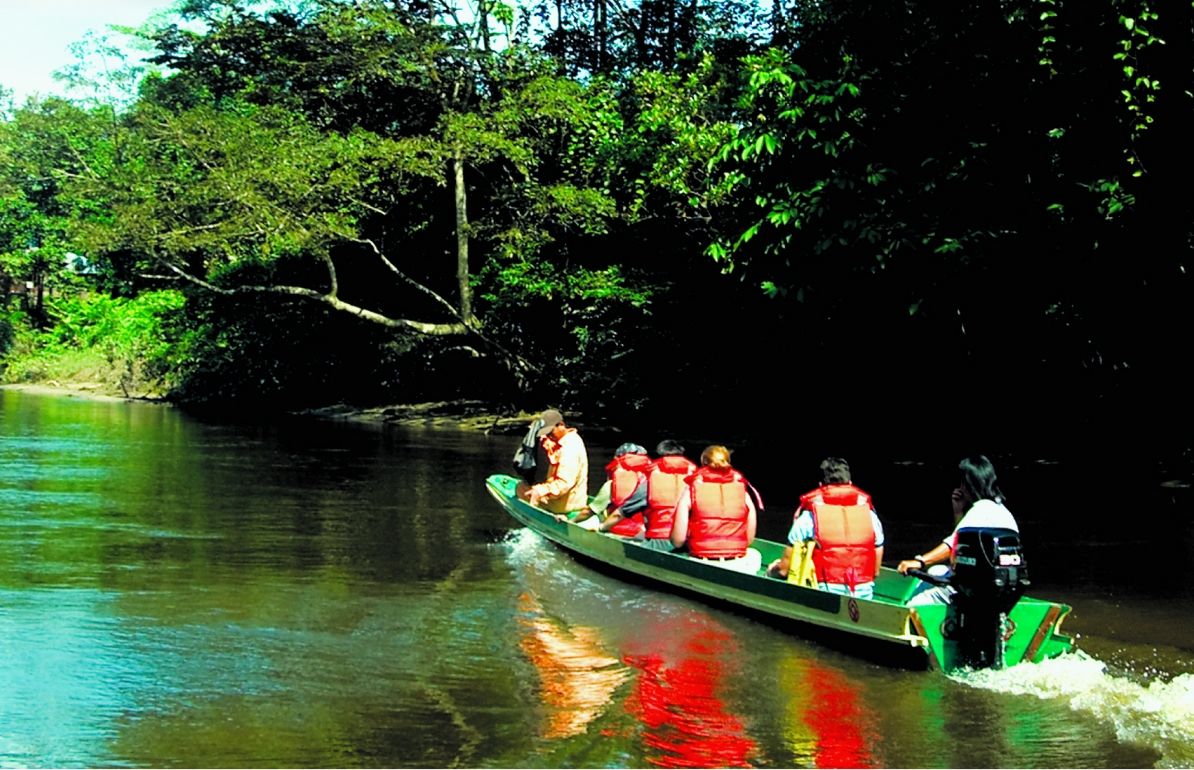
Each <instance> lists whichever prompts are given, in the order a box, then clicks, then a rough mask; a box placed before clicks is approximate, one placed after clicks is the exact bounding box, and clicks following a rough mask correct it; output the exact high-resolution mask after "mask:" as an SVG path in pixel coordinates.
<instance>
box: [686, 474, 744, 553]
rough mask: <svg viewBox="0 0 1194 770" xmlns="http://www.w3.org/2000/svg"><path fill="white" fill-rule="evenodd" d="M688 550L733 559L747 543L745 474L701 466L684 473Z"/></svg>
mask: <svg viewBox="0 0 1194 770" xmlns="http://www.w3.org/2000/svg"><path fill="white" fill-rule="evenodd" d="M687 481H688V489H689V494H690V495H691V507H690V509H689V513H688V539H687V543H688V550H689V552H690V553H691V554H692V555H693V556H700V557H702V558H727V559H736V558H738V557H739V556H743V555H745V554H746V547H747V546H748V545H750V543H749V540H748V537H747V532H746V520H747V517H748V515H749V514H750V509H749V508H747V505H746V487H747V483H746V478H745V477H743V475H742V474H741V473H739V472H738V471H736V470H733V469H732V468H731V469H728V470H716V469H713V468H708V467H702V468H700V469H698V470H697V471H696V472H695V473H693V474H692V475H691V476H689V477H688V479H687Z"/></svg>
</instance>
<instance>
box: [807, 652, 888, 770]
mask: <svg viewBox="0 0 1194 770" xmlns="http://www.w3.org/2000/svg"><path fill="white" fill-rule="evenodd" d="M802 683H803V685H804V687H805V690H806V692H807V694H808V699H807V701H806V705H805V709H804V723H805V724H806V725H808V726H809V727H810V728H812V730H813V732H814V733H815V734H816V754H815V756H814V762H816V765H817V767H874V758H873V757H872V756H871V751H870V745H869V744H870V741H868V740H867V736H866V735H864V728H865V727H866V726H867V725H869V724H873V717H874V715H873V714H872V713H871V711H870V710H869V709H867V708H866V707H865V706H864V705H863V703H862V700H861V698H859V695H858V692H857V689H856V688H855V687H853V686H852V685H851V684H850V682H849V680H847V679H846V678H845V677H844V676H842V675H841V674H840V673H838V672H836V671H834V670H832V669H829V668H826V667H825V666H822V665H820V664H818V663H814V662H812V661H806V662H805V665H804V676H803V682H802ZM867 732H869V731H867Z"/></svg>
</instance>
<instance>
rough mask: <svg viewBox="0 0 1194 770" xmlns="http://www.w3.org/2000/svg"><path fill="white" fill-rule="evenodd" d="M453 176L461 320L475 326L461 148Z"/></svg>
mask: <svg viewBox="0 0 1194 770" xmlns="http://www.w3.org/2000/svg"><path fill="white" fill-rule="evenodd" d="M452 174H453V176H454V177H455V180H456V281H457V283H458V284H459V288H460V320H461V321H463V322H464V324H465V325H466V326H474V323H473V296H472V289H470V288H469V274H468V200H467V198H466V197H465V189H464V159H463V158H462V157H461V154H460V149H459V148H457V149H456V154H455V157H453V158H452Z"/></svg>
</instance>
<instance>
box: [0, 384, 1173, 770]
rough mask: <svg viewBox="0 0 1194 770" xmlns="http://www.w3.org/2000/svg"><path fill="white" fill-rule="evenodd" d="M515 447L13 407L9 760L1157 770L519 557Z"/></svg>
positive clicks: (925, 688)
mask: <svg viewBox="0 0 1194 770" xmlns="http://www.w3.org/2000/svg"><path fill="white" fill-rule="evenodd" d="M515 441H517V439H510V438H503V437H492V438H491V437H486V436H480V435H474V434H464V433H456V432H452V431H433V430H417V429H403V430H397V429H384V430H383V429H371V428H362V427H359V426H346V425H335V424H327V423H319V422H313V421H304V420H297V419H296V420H293V421H288V422H284V423H282V424H280V425H274V426H253V425H247V426H246V425H240V426H234V425H212V424H205V423H202V422H198V421H196V420H193V419H190V418H188V417H186V416H185V415H182V414H180V413H179V412H177V411H176V410H173V409H170V408H164V407H159V406H153V405H143V404H126V403H120V402H89V401H82V400H78V399H70V398H61V397H41V396H34V395H31V394H26V393H20V392H14V391H3V390H0V650H3V653H2V654H0V724H2V725H3V730H2V732H0V764H3V765H27V766H66V767H77V766H96V765H102V766H114V765H117V766H118V765H133V766H146V765H148V766H202V767H226V766H297V767H309V766H315V767H332V766H335V767H347V766H352V767H356V766H418V767H427V766H432V767H453V766H456V767H485V766H500V767H507V766H508V767H537V766H631V767H652V766H653V767H684V766H692V765H700V766H704V765H711V766H799V767H826V766H872V767H880V766H931V767H946V766H968V765H969V766H973V765H982V766H1024V767H1028V766H1108V765H1109V766H1134V765H1139V764H1148V763H1151V762H1153V761H1154V760H1155V759H1156V756H1157V755H1156V753H1155V752H1153V751H1152V750H1150V749H1148V748H1147V747H1143V746H1140V745H1137V744H1125V743H1120V742H1119V741H1117V740H1116V738H1115V736H1114V731H1113V730H1112V729H1110V728H1108V727H1106V726H1104V725H1100V724H1099V723H1097V722H1096V721H1095V720H1094V719H1092V718H1090V717H1089V716H1085V715H1083V714H1081V713H1076V712H1074V711H1072V710H1070V709H1069V708H1068V707H1067V705H1066V704H1065V703H1062V702H1059V701H1057V700H1040V699H1037V698H1033V697H1031V696H1009V695H999V694H995V693H991V692H985V691H981V690H976V689H973V688H969V687H966V686H965V685H961V684H958V683H955V682H951V681H948V680H945V679H943V678H941V677H937V676H934V675H931V674H926V673H920V672H907V671H899V670H892V669H888V668H883V667H880V666H875V665H872V664H869V663H866V662H865V661H861V660H858V659H854V658H850V657H847V656H845V655H839V654H837V653H835V652H833V651H832V650H828V649H826V648H823V647H820V646H818V645H815V644H811V643H808V642H804V641H802V640H800V639H799V638H796V637H793V636H791V635H790V634H787V633H784V632H783V631H780V630H777V629H775V628H771V627H768V626H766V625H761V624H759V623H756V622H754V621H752V620H748V619H745V618H742V617H739V616H737V615H735V614H733V613H730V612H726V611H724V610H717V609H712V608H710V607H708V606H706V605H702V604H700V603H698V602H695V601H691V600H688V599H683V598H677V597H674V596H671V595H668V594H665V593H658V592H654V591H651V590H648V589H644V588H642V587H639V586H634V585H631V584H628V583H624V582H621V581H619V580H616V579H614V578H611V577H609V576H607V575H602V574H599V573H597V572H595V571H593V570H592V569H590V568H589V567H586V566H584V565H581V564H579V563H577V562H576V561H574V560H573V559H571V558H570V557H568V556H566V555H564V554H562V553H560V552H559V551H557V550H555V549H554V548H551V547H549V546H547V545H546V544H544V543H543V542H542V541H539V540H538V539H536V538H534V537H533V536H530V535H529V534H528V533H525V532H521V533H516V534H514V535H513V536H512V537H505V538H503V533H505V532H506V531H507V530H509V528H510V527H511V525H512V523H511V521H509V520H508V518H507V517H506V516H505V514H504V513H503V512H502V511H501V509H500V508H498V507H497V506H496V505H494V504H493V503H492V501H490V500H489V499H488V497H487V495H486V494H485V492H484V488H483V482H484V479H485V478H486V477H487V476H488V475H489V474H490V473H493V472H494V471H495V470H497V471H500V470H502V469H503V468H505V466H506V464H507V463H508V460H509V455H510V453H511V451H512V443H513V442H515ZM591 450H592V451H593V452H594V453H596V452H604V451H608V448H602V447H600V446H599V445H598V443H597V442H596V441H594V442H592V445H591ZM594 465H595V466H599V464H597V463H594ZM598 469H599V468H598Z"/></svg>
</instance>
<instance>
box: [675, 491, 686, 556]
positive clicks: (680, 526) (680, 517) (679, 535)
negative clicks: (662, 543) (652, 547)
mask: <svg viewBox="0 0 1194 770" xmlns="http://www.w3.org/2000/svg"><path fill="white" fill-rule="evenodd" d="M689 506H690V501H689V499H688V495H687V494H682V495H680V501H679V502H678V503H676V515H675V517H674V518H673V519H672V545H673V546H674V547H676V548H679V547H680V546H682V545H684V542H685V541H686V540H688V508H689Z"/></svg>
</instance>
